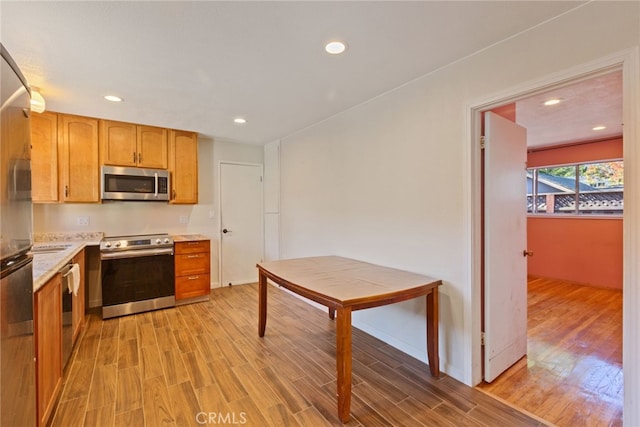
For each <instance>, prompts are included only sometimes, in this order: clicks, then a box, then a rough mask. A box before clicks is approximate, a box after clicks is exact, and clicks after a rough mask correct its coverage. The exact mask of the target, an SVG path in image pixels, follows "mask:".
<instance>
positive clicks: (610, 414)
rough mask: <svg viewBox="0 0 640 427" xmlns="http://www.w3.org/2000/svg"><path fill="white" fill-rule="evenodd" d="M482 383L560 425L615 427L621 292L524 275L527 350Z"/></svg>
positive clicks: (619, 402)
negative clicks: (490, 381) (517, 360)
mask: <svg viewBox="0 0 640 427" xmlns="http://www.w3.org/2000/svg"><path fill="white" fill-rule="evenodd" d="M480 388H481V389H483V390H485V391H487V392H489V393H490V394H492V395H495V396H498V397H500V398H502V399H505V400H506V401H508V402H509V403H512V404H514V405H516V406H518V407H520V408H523V409H525V410H527V411H529V412H531V413H533V414H536V415H538V416H540V417H542V418H544V419H545V420H548V421H550V422H552V423H554V424H556V425H558V426H621V425H622V406H623V395H622V392H623V381H622V292H621V291H619V290H612V289H603V288H595V287H589V286H580V285H576V284H572V283H566V282H562V281H557V280H550V279H540V278H530V280H529V298H528V354H527V356H526V357H525V358H523V359H521V360H520V361H519V362H517V363H516V364H515V365H514V366H512V367H511V368H510V369H509V370H507V371H506V372H505V373H503V374H502V375H501V376H500V377H498V378H497V379H496V380H495V381H494V382H493V383H491V384H486V383H485V384H483V385H481V386H480Z"/></svg>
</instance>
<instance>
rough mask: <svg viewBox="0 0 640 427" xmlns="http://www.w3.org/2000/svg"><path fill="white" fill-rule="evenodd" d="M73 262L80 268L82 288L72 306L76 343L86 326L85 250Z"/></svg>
mask: <svg viewBox="0 0 640 427" xmlns="http://www.w3.org/2000/svg"><path fill="white" fill-rule="evenodd" d="M73 262H74V263H75V264H78V265H79V266H80V287H79V288H78V295H75V294H74V295H73V297H72V304H73V318H72V326H73V342H74V343H75V342H76V339H78V335H79V334H80V331H81V330H82V325H83V324H84V293H85V290H84V289H85V283H84V282H85V280H84V279H85V274H84V249H83V250H82V251H80V253H79V254H77V255H76V256H75V257H73Z"/></svg>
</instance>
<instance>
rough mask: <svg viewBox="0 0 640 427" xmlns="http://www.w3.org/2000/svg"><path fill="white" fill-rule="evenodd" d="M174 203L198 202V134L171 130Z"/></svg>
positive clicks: (172, 201) (171, 169) (170, 148)
mask: <svg viewBox="0 0 640 427" xmlns="http://www.w3.org/2000/svg"><path fill="white" fill-rule="evenodd" d="M169 171H170V172H171V199H170V202H169V203H172V204H196V203H198V134H197V133H195V132H186V131H179V130H170V131H169Z"/></svg>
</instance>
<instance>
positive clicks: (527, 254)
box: [522, 249, 533, 256]
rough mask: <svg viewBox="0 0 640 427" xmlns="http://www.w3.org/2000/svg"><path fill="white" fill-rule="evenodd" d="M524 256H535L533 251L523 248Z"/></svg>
mask: <svg viewBox="0 0 640 427" xmlns="http://www.w3.org/2000/svg"><path fill="white" fill-rule="evenodd" d="M522 256H533V251H528V250H526V249H525V250H523V251H522Z"/></svg>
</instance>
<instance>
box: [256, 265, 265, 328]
mask: <svg viewBox="0 0 640 427" xmlns="http://www.w3.org/2000/svg"><path fill="white" fill-rule="evenodd" d="M266 327H267V277H266V276H265V275H264V273H262V271H260V270H258V336H260V337H263V336H264V331H265V329H266Z"/></svg>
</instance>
